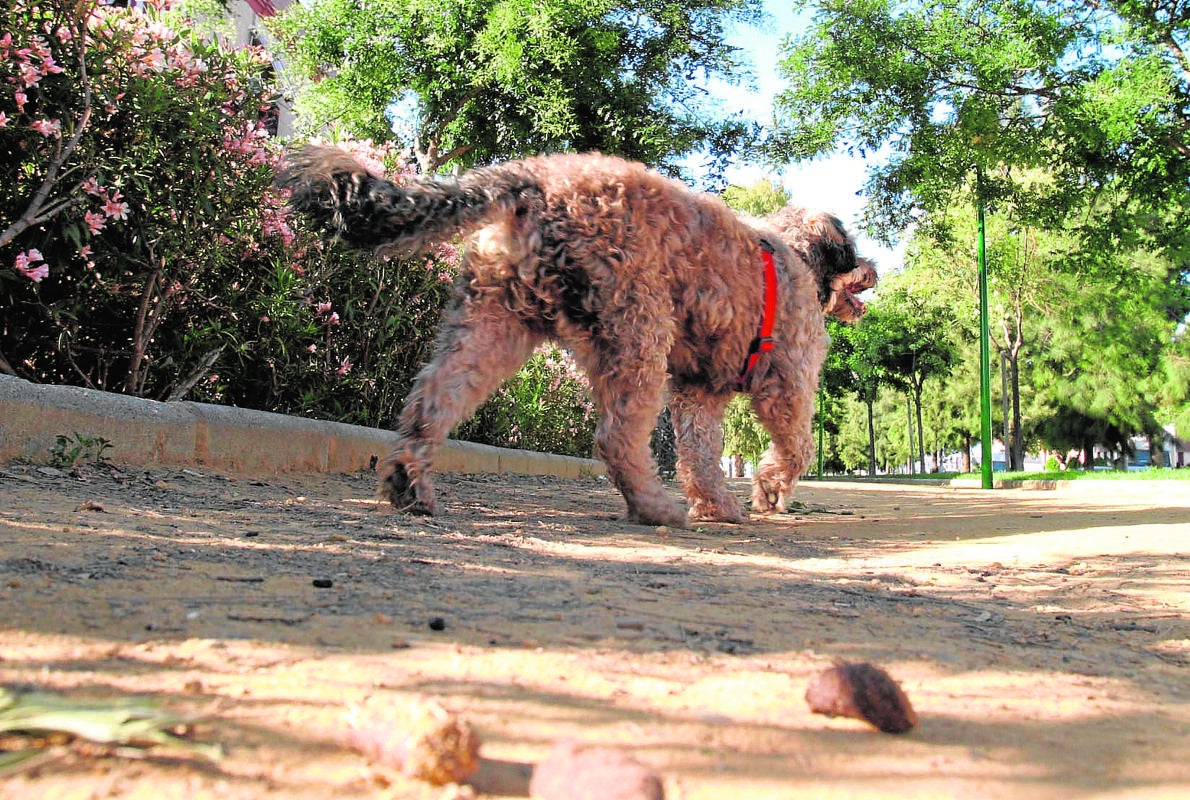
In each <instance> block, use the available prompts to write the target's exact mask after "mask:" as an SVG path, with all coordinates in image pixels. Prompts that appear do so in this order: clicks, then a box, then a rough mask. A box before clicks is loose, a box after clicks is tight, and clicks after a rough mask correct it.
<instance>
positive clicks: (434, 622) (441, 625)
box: [430, 617, 446, 631]
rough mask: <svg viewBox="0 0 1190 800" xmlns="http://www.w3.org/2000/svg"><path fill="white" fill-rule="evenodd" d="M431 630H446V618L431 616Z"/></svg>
mask: <svg viewBox="0 0 1190 800" xmlns="http://www.w3.org/2000/svg"><path fill="white" fill-rule="evenodd" d="M430 630H432V631H444V630H446V620H444V619H443V618H442V617H430Z"/></svg>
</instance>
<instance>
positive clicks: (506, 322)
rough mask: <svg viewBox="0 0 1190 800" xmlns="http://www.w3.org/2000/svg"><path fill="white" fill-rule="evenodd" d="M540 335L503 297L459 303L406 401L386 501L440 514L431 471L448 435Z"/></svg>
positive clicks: (383, 471)
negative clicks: (516, 313) (510, 310)
mask: <svg viewBox="0 0 1190 800" xmlns="http://www.w3.org/2000/svg"><path fill="white" fill-rule="evenodd" d="M542 339H543V337H542V336H541V335H540V334H535V333H533V332H532V331H530V330H529V329H528V328H527V327H526V326H525V325H524V323H522V322H521V321H520V320H519V319H517V318H516V317H515V315H513V314H512V313H510V312H509V311H508V310H507V309H505V308H504V307H503V306H502V304H501V302H500V300H499V298H498V296H496V295H495V293H492V294H489V295H488V296H487V297H484V296H482V295H481V296H470V297H467V298H465V299H459V300H456V301H455V302H454V303H453V305H452V306H451V308H450V309H449V310H448V311H447V318H446V320H445V321H444V323H443V325H442V328H441V329H440V331H439V334H438V340H437V344H436V345H435V355H434V357H433V359H432V360H431V361H430V363H429V364H427V365H426V366H425V367H423V368H422V370H421V372H419V373H418V375H417V379H416V380H415V381H414V384H413V389H412V390H411V391H410V393H409V396H408V398H406V400H405V407H404V408H403V409H402V411H401V417H400V422H399V424H398V428H397V434H398V435H397V441H396V443H395V445H394V448H393V452H392V453H391V454H389V456H388V457H386V458H385V459H383V460H382V461H381V462H380V464H379V465H378V467H377V470H378V472H379V475H380V495H381V497H385V498H387V499H388V500H390V501H391V502H392V504H393V506H394V507H395V508H397V509H398V510H402V511H409V512H412V513H417V514H432V513H434V511H435V501H434V485H433V481H432V480H431V477H430V473H431V470H432V468H433V460H434V454H435V452H436V451H437V450H438V447H439V446H441V444H442V443H443V441H445V439H446V437H447V435H448V434H449V433H450V431H451V430H452V429H453V428H454V426H455V425H457V424H458V423H459V422H461V421H462V420H464V419H466V418H467V417H468V416H469V415H470V414H471V413H473V412H474V411H475V409H476V408H477V407H478V406H479V404H480V403H482V402H483V401H484V400H485V399H487V397H488V395H490V394H491V393H492V392H494V391H495V390H496V389H497V388H499V386H500V384H501V383H502V382H503V381H504V380H505V379H506V378H508V377H509V376H510V375H512V374H513V373H514V372H515V371H516V370H517V368H518V367H520V366H521V364H523V363H524V362H525V360H526V359H527V358H528V357H529V354H530V353H531V352H532V350H533V347H534V346H535V345H537V344H538V343H540V342H541V341H542Z"/></svg>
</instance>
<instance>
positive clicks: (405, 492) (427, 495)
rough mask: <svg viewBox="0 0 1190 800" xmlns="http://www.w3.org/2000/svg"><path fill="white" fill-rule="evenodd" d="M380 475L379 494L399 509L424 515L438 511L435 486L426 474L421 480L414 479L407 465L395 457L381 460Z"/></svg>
mask: <svg viewBox="0 0 1190 800" xmlns="http://www.w3.org/2000/svg"><path fill="white" fill-rule="evenodd" d="M380 475H381V477H380V489H379V494H380V496H381V498H383V499H385V500H388V501H389V502H390V503H392V506H393V508H394V509H396V510H397V511H403V512H405V513H407V514H422V515H432V514H434V513H435V512H436V511H437V508H436V504H435V503H434V487H433V485H431V484H430V482H429V480H428V479H427V478H426V476H425V475H422V476H421V479H420V480H416V481H415V480H413V479H412V478H411V477H410V475H409V470H407V469H406V467H405V465H404V464H402V463H401V462H400V461H399V460H397V459H393V458H389V459H385V460H384V461H382V462H381V464H380Z"/></svg>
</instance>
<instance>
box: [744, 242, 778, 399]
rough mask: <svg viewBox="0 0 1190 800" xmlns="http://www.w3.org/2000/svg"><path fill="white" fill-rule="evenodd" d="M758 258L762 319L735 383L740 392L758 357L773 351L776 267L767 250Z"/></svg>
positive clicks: (775, 314)
mask: <svg viewBox="0 0 1190 800" xmlns="http://www.w3.org/2000/svg"><path fill="white" fill-rule="evenodd" d="M760 257H761V258H762V259H763V260H764V317H762V318H761V320H760V333H759V334H757V336H756V338H755V339H753V340H752V344H750V345H748V360H747V361H745V362H744V370H743V372H741V373H740V378H739V380H737V381H736V388H737V389H738V390H740V391H744V389H746V388H747V386H748V379H749V378H751V377H752V373H753V371H755V369H756V365H757V364H758V363H760V356H761V355H762V354H764V353H767V352H769V351H770V350H772V349H773V321H774V320H775V319H776V317H777V266H776V265H775V264H774V263H773V254H772V253H770V252H769V251H768V250H767V249H762V250H761V251H760Z"/></svg>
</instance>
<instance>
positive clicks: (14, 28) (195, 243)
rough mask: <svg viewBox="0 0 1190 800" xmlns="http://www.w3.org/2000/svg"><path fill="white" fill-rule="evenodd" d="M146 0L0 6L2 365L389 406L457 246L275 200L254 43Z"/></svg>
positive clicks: (262, 404)
mask: <svg viewBox="0 0 1190 800" xmlns="http://www.w3.org/2000/svg"><path fill="white" fill-rule="evenodd" d="M148 5H149V6H150V7H149V8H147V9H145V10H144V11H143V12H142V11H136V10H129V9H122V8H111V7H105V6H102V5H96V4H93V3H92V4H88V3H83V4H82V5H79V4H77V3H71V2H66V0H42V1H41V2H30V0H16V2H14V3H13V5H12V6H11V7H8V8H6V9H5V10H2V11H0V154H2V157H3V158H2V162H0V163H2V165H0V312H2V313H0V371H4V372H8V373H10V374H16V375H20V376H22V377H25V378H27V379H29V380H33V381H36V382H53V383H73V384H81V385H84V386H90V387H95V388H102V389H108V390H111V391H118V392H125V393H130V394H137V395H142V396H149V397H158V398H180V397H194V398H196V399H201V400H210V401H216V402H228V403H236V404H240V405H245V406H251V407H255V408H263V409H269V410H276V411H283V412H301V413H308V414H313V415H317V416H323V417H330V418H335V419H344V420H347V421H353V422H370V423H373V424H387V423H388V422H390V421H391V419H392V417H393V414H394V409H395V408H396V407H398V406H399V404H400V401H401V399H403V397H404V394H405V393H406V391H407V390H408V386H409V383H410V381H411V379H412V375H413V373H414V372H415V371H416V368H417V366H418V365H419V364H420V363H421V361H422V360H424V358H425V357H426V355H427V353H428V348H429V343H430V342H431V341H432V338H433V333H434V328H435V327H436V322H437V318H438V316H439V314H440V311H441V308H442V306H443V304H444V302H445V299H446V297H447V294H448V287H447V286H446V284H445V283H444V282H449V281H450V280H451V279H452V278H453V267H452V261H451V259H452V258H454V257H455V256H454V253H453V251H452V250H450V249H449V248H446V249H444V250H443V251H442V252H441V253H439V254H438V256H439V257H437V258H435V259H431V260H430V261H428V262H427V261H426V260H424V259H422V260H419V261H417V262H413V263H409V262H402V263H397V262H393V263H388V262H380V261H377V260H376V259H374V258H370V257H367V256H364V255H360V254H356V253H350V252H347V251H344V250H342V249H340V248H337V247H331V246H323V244H322V243H321V240H320V239H319V237H318V236H317V235H316V234H315V233H313V232H310V231H308V230H304V229H303V228H302V226H301V223H300V221H295V220H291V219H289V218H288V217H287V215H286V213H285V208H284V199H283V198H280V197H277V196H276V195H275V194H274V193H272V192H271V189H270V186H271V180H272V170H273V166H274V163H275V161H276V159H277V158H278V157H279V154H280V147H279V145H278V144H277V143H276V142H275V141H274V140H272V139H270V138H269V137H268V135H267V125H268V122H269V121H270V118H271V114H272V112H273V106H272V101H273V94H274V92H273V89H272V87H271V83H270V78H269V76H270V71H269V70H270V64H269V60H268V58H267V56H266V55H265V54H264V53H263V52H262V51H261V50H260V49H259V48H252V47H249V48H240V49H228V48H226V47H223V46H220V45H219V44H218V43H217V42H214V41H209V40H207V39H204V38H202V37H201V36H199V35H197V34H196V33H194V32H193V31H191V30H189V29H188V28H186V27H185V23H186V21H185V20H184V19H183V18H181V17H179V16H178V15H177V14H176V12H175V13H171V14H167V13H165V9H164V7H163V4H154V3H150V4H148ZM167 20H169V21H171V22H174V21H177V22H180V23H182V24H181V25H180V26H179V27H178V28H177V29H174V28H171V27H169V26H168V25H167V24H166V21H167ZM347 146H349V147H351V148H353V149H354V150H356V152H357V154H358V155H359V157H361V159H363V160H365V161H367V162H369V163H372V164H373V165H381V164H382V163H383V162H385V161H386V160H390V161H391V160H392V153H391V152H390V150H389V149H388V148H384V147H373V146H371V145H370V144H369V143H349V144H348V145H347Z"/></svg>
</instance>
